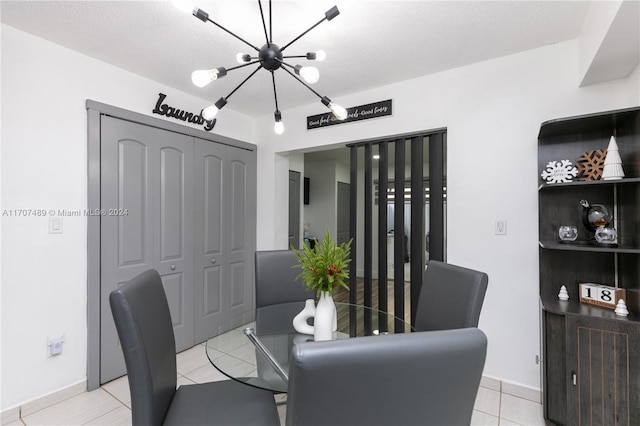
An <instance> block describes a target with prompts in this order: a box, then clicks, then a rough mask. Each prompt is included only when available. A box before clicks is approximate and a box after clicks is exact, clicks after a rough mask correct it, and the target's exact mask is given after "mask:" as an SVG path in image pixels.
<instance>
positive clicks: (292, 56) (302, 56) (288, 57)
mask: <svg viewBox="0 0 640 426" xmlns="http://www.w3.org/2000/svg"><path fill="white" fill-rule="evenodd" d="M291 58H305V59H306V58H307V55H291V56H283V57H282V59H291Z"/></svg>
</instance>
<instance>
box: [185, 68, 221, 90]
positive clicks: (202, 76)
mask: <svg viewBox="0 0 640 426" xmlns="http://www.w3.org/2000/svg"><path fill="white" fill-rule="evenodd" d="M214 71H215V70H197V71H194V72H192V73H191V81H192V82H193V84H195V85H196V86H198V87H204V86H206V85H207V84H209V83H211V82H212V81H213V80H215V79H216V78H218V75H217V74H215V73H214Z"/></svg>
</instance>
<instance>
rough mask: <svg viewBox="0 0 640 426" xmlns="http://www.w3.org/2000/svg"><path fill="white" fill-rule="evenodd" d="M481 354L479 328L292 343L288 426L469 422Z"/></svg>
mask: <svg viewBox="0 0 640 426" xmlns="http://www.w3.org/2000/svg"><path fill="white" fill-rule="evenodd" d="M486 351H487V338H486V336H485V334H484V333H483V332H482V331H481V330H479V329H477V328H465V329H457V330H442V331H428V332H415V333H408V334H394V335H387V336H369V337H358V338H355V339H346V340H333V341H325V342H309V343H301V344H298V345H295V346H294V347H293V349H292V351H291V362H290V366H289V387H288V392H287V398H288V402H287V417H286V424H287V425H296V426H309V425H331V426H337V425H349V426H354V425H367V426H372V425H384V426H388V425H403V426H410V425H420V426H429V425H433V426H443V425H456V426H461V425H468V424H469V423H470V422H471V415H472V413H473V406H474V402H475V399H476V395H477V392H478V387H479V386H480V378H481V376H482V370H483V368H484V362H485V358H486Z"/></svg>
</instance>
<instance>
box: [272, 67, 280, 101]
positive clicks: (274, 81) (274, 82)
mask: <svg viewBox="0 0 640 426" xmlns="http://www.w3.org/2000/svg"><path fill="white" fill-rule="evenodd" d="M271 81H272V82H273V99H275V101H276V111H280V108H278V93H277V92H276V76H275V73H274V72H273V71H271Z"/></svg>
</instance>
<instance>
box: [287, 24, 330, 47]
mask: <svg viewBox="0 0 640 426" xmlns="http://www.w3.org/2000/svg"><path fill="white" fill-rule="evenodd" d="M326 20H327V18H326V17H324V18H322V19H321V20H319V21H318V22H316V23H315V24H313V25H312V26H311V28H309V29H308V30H307V31H305V32H303V33H302V34H300V35H299V36H298V37H296V38H294V39H293V40H291V41H290V42H289V43H287V44H286V45H285V46H284V47H283V48H282V49H280V51H281V52H282V51H283V50H284V49H286V48H287V47H289V46H291V45H292V44H293V43H295V42H296V41H298V40H300V39H301V38H302V36H304V35H305V34H307V33H308V32H309V31H311V30H312V29H314V28H315V27H317V26H318V25H320V24H322V23H323V22H324V21H326Z"/></svg>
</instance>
